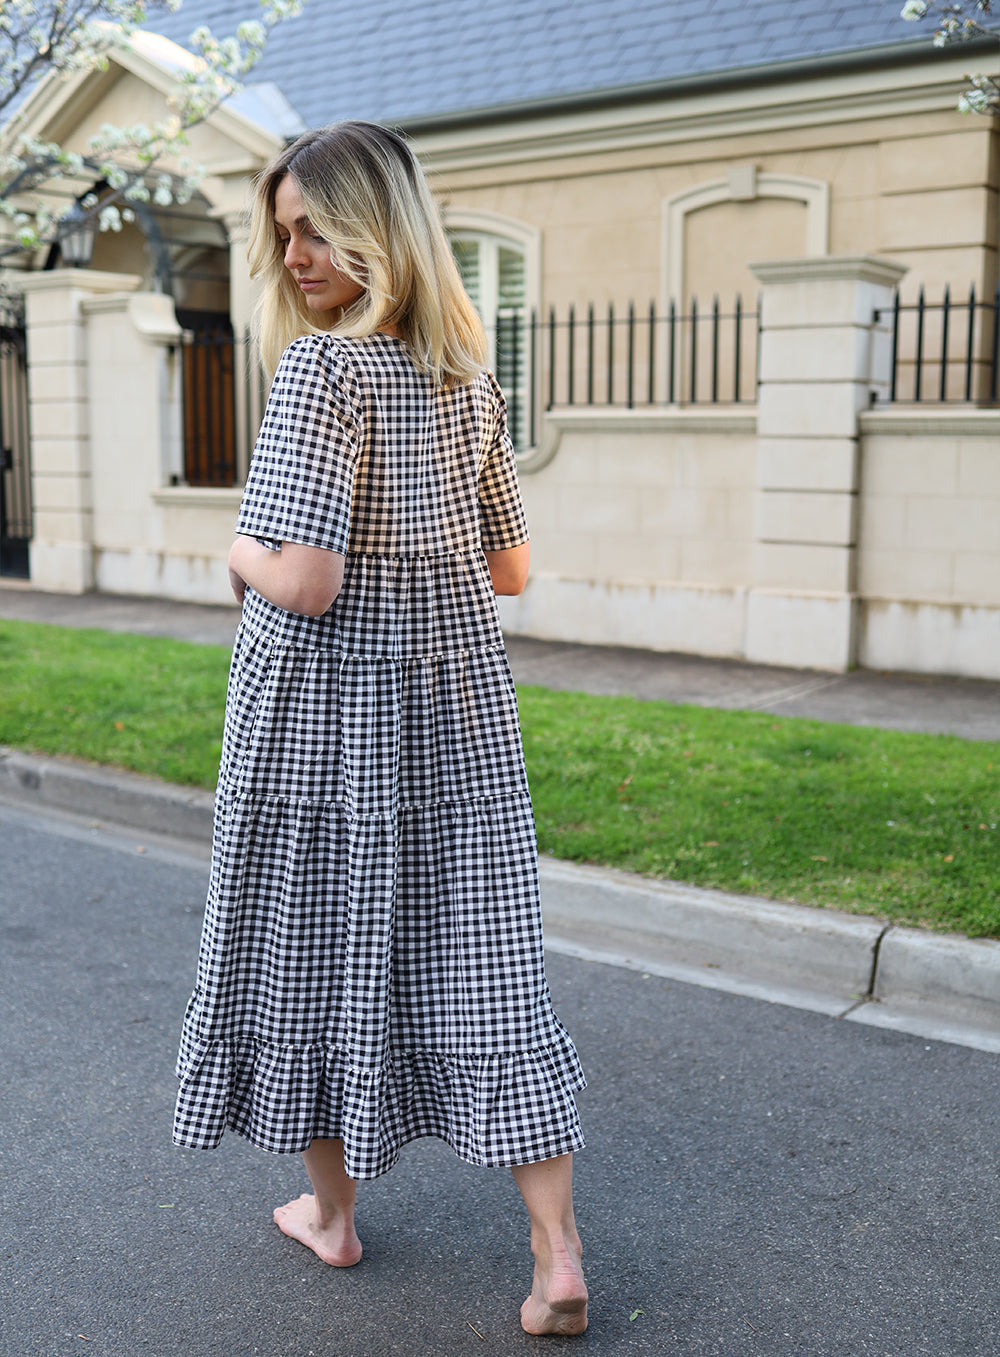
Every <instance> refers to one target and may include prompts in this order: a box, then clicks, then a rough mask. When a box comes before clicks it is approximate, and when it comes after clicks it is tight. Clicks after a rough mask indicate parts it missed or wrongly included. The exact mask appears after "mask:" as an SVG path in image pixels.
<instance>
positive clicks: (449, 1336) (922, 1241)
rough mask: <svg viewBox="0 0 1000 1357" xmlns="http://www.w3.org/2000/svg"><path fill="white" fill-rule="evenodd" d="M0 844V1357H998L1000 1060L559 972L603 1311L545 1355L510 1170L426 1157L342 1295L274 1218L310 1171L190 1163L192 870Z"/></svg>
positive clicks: (785, 1012) (198, 882)
mask: <svg viewBox="0 0 1000 1357" xmlns="http://www.w3.org/2000/svg"><path fill="white" fill-rule="evenodd" d="M0 836H2V837H0V842H2V844H3V850H2V853H3V858H2V860H3V871H2V881H0V976H2V994H3V997H4V1012H5V1020H4V1023H3V1028H2V1033H0V1077H2V1091H0V1155H2V1165H3V1172H2V1175H0V1260H2V1271H0V1312H2V1324H0V1354H2V1357H67V1354H78V1353H79V1354H86V1355H87V1357H125V1355H127V1357H133V1354H144V1355H146V1357H175V1354H179V1353H180V1354H184V1357H208V1354H213V1355H214V1354H222V1355H223V1357H251V1354H261V1355H262V1357H383V1354H385V1355H386V1357H388V1355H390V1354H407V1357H438V1355H440V1357H454V1355H455V1354H466V1353H469V1354H483V1355H484V1357H489V1355H490V1354H508V1353H534V1352H542V1351H560V1352H561V1351H566V1350H570V1351H576V1352H589V1353H594V1354H601V1357H603V1355H604V1354H609V1355H610V1354H618V1353H629V1354H631V1353H677V1354H683V1355H684V1357H689V1355H690V1357H695V1355H696V1354H718V1355H719V1357H743V1355H744V1354H766V1355H767V1357H784V1355H785V1354H808V1357H868V1354H878V1357H911V1355H912V1357H915V1355H916V1354H932V1355H933V1357H964V1355H965V1354H974V1355H975V1357H993V1355H994V1354H997V1355H998V1357H1000V1306H998V1295H1000V1286H998V1283H1000V1266H998V1246H1000V1238H998V1236H1000V1187H998V1181H997V1138H998V1123H1000V1106H998V1098H997V1082H998V1081H997V1060H996V1057H995V1056H992V1055H988V1054H985V1053H983V1052H980V1051H976V1050H971V1049H968V1048H966V1047H961V1046H954V1045H947V1044H943V1043H936V1042H929V1041H926V1040H924V1039H921V1038H917V1037H911V1036H906V1035H902V1034H899V1033H894V1032H888V1031H882V1030H878V1029H873V1028H865V1027H859V1026H856V1025H852V1024H850V1023H843V1022H839V1021H837V1020H836V1019H831V1018H825V1017H822V1016H818V1015H816V1014H811V1013H806V1012H801V1011H798V1010H793V1009H790V1008H785V1007H782V1006H780V1005H777V1004H769V1003H764V1002H760V1001H756V1000H752V999H747V998H742V997H738V996H734V995H730V994H725V993H722V992H719V991H716V990H710V989H702V988H697V987H694V986H689V985H684V984H680V983H677V982H675V981H671V980H666V979H663V978H660V977H657V976H652V975H644V974H643V973H642V972H638V971H631V970H625V969H618V968H615V967H611V966H605V965H600V964H596V963H593V962H584V961H580V960H576V959H572V958H569V957H565V956H556V955H553V956H552V957H551V958H550V981H551V984H552V988H553V992H554V995H555V999H556V1006H557V1009H558V1010H559V1012H560V1014H561V1016H562V1017H563V1018H564V1020H565V1021H566V1023H567V1025H568V1026H569V1028H570V1030H571V1031H572V1033H573V1035H574V1037H575V1038H576V1040H577V1043H578V1045H579V1048H580V1051H581V1055H582V1057H583V1060H584V1064H585V1066H586V1068H587V1070H588V1074H589V1077H590V1081H591V1087H590V1089H589V1090H588V1091H587V1092H586V1093H585V1094H584V1095H582V1098H581V1109H582V1113H583V1117H584V1124H585V1127H586V1129H587V1132H588V1136H589V1147H588V1149H587V1150H586V1151H585V1152H583V1153H582V1154H581V1155H580V1156H579V1157H578V1161H577V1169H578V1171H577V1183H578V1203H579V1217H580V1224H581V1228H582V1231H583V1233H584V1238H585V1245H586V1249H587V1264H588V1277H589V1281H590V1284H591V1289H592V1293H593V1305H592V1319H591V1326H590V1329H589V1330H588V1332H587V1334H586V1335H585V1337H584V1338H582V1339H576V1340H560V1339H533V1338H528V1337H526V1336H524V1335H523V1334H522V1333H521V1331H520V1328H519V1326H518V1322H517V1311H518V1306H519V1303H520V1301H521V1299H522V1298H523V1295H524V1294H525V1291H526V1288H527V1286H528V1284H529V1280H530V1268H531V1264H530V1256H529V1255H528V1254H527V1251H526V1231H525V1226H524V1221H523V1219H522V1214H521V1207H520V1203H519V1200H518V1198H517V1197H516V1194H515V1191H514V1188H513V1184H512V1182H511V1181H510V1177H509V1175H508V1174H506V1173H503V1172H496V1171H483V1170H477V1169H473V1168H470V1167H469V1166H467V1165H464V1164H462V1163H461V1162H460V1161H458V1160H457V1159H455V1158H454V1157H453V1156H452V1155H451V1153H450V1152H449V1151H448V1150H447V1149H446V1148H445V1147H444V1146H442V1145H439V1144H437V1143H436V1142H421V1143H420V1144H418V1145H415V1146H411V1147H410V1149H409V1150H408V1151H407V1152H405V1153H404V1156H403V1159H402V1160H401V1162H400V1164H399V1165H398V1166H397V1168H396V1169H394V1170H393V1172H392V1173H390V1174H389V1175H387V1176H386V1177H385V1178H382V1179H379V1180H378V1181H377V1182H375V1183H372V1184H368V1185H365V1186H364V1187H363V1189H362V1198H361V1209H360V1220H359V1225H360V1229H361V1231H362V1237H363V1239H364V1241H365V1245H366V1257H365V1259H364V1260H363V1262H362V1263H361V1265H360V1266H359V1267H357V1268H354V1269H352V1270H350V1271H345V1272H338V1271H335V1270H333V1269H330V1268H328V1267H325V1266H324V1265H323V1264H322V1263H320V1262H319V1261H318V1260H317V1259H316V1258H315V1257H313V1255H311V1254H310V1253H308V1252H307V1251H306V1250H304V1249H302V1248H301V1247H300V1246H298V1245H296V1244H294V1243H293V1242H291V1241H289V1240H287V1239H285V1238H284V1236H282V1235H281V1234H280V1233H279V1232H278V1231H277V1230H276V1228H275V1227H274V1225H273V1224H272V1222H271V1219H270V1212H271V1208H272V1207H273V1206H274V1205H275V1204H276V1203H278V1202H281V1201H284V1200H287V1199H288V1198H289V1197H290V1196H292V1195H295V1194H297V1193H298V1192H300V1191H302V1190H303V1189H304V1188H305V1186H306V1182H305V1177H304V1174H303V1172H302V1169H301V1165H300V1163H299V1161H298V1160H297V1159H295V1158H285V1157H274V1156H267V1155H263V1154H261V1153H259V1152H258V1151H255V1150H253V1149H251V1148H250V1147H249V1146H247V1145H246V1144H245V1143H243V1142H242V1141H239V1140H238V1139H236V1138H235V1137H229V1138H227V1141H226V1142H225V1143H224V1145H223V1147H222V1148H221V1149H220V1150H218V1151H215V1152H212V1153H199V1152H193V1151H192V1152H183V1151H180V1150H177V1149H174V1148H172V1147H171V1146H170V1143H169V1131H170V1115H171V1109H172V1104H173V1094H174V1081H173V1075H172V1062H173V1056H174V1049H175V1042H176V1037H177V1032H178V1029H179V1025H180V1020H181V1014H182V1011H183V1006H184V1003H185V1000H186V997H187V994H188V991H189V989H190V986H191V983H192V979H193V968H194V961H195V952H196V947H197V936H198V929H199V924H200V919H199V916H200V911H201V905H202V900H203V895H204V882H205V864H204V862H203V861H202V860H201V859H200V857H199V856H198V855H197V854H196V853H194V852H193V851H191V852H188V851H186V850H185V849H184V848H183V847H177V846H170V845H156V844H152V843H150V842H149V841H148V840H147V841H145V842H143V841H141V840H140V839H139V838H137V837H136V836H134V835H132V836H128V835H122V836H115V835H112V834H109V833H107V832H105V831H97V830H92V829H89V828H87V827H85V826H83V825H81V824H76V823H71V822H68V821H66V822H61V821H57V820H54V819H47V818H41V817H39V816H35V815H33V814H29V813H27V812H22V811H19V810H11V809H9V808H2V807H0ZM140 848H142V849H144V850H145V851H139V850H140ZM567 1345H568V1347H567Z"/></svg>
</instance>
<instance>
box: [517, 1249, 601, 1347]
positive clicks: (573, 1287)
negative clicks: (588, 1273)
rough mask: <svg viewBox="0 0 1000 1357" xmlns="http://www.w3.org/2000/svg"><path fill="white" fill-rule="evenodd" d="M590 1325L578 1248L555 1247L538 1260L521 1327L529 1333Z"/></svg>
mask: <svg viewBox="0 0 1000 1357" xmlns="http://www.w3.org/2000/svg"><path fill="white" fill-rule="evenodd" d="M586 1327H587V1284H586V1282H585V1281H584V1280H583V1268H582V1267H581V1266H580V1256H579V1254H577V1252H576V1250H575V1249H571V1248H568V1247H563V1248H560V1249H558V1250H553V1252H552V1255H551V1257H550V1258H548V1259H546V1260H545V1262H544V1265H543V1262H542V1261H536V1263H535V1276H534V1281H533V1283H532V1287H531V1295H530V1296H529V1297H528V1299H527V1300H526V1301H525V1302H524V1304H523V1305H522V1306H521V1328H522V1329H524V1331H525V1332H526V1333H534V1334H543V1333H558V1334H564V1335H567V1336H569V1335H572V1334H578V1333H583V1331H584V1329H585V1328H586Z"/></svg>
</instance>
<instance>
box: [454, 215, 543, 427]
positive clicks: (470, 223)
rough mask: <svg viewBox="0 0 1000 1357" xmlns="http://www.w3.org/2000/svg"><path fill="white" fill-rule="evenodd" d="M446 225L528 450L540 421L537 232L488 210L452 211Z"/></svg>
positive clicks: (492, 360)
mask: <svg viewBox="0 0 1000 1357" xmlns="http://www.w3.org/2000/svg"><path fill="white" fill-rule="evenodd" d="M447 224H448V228H449V229H448V235H449V239H450V241H451V247H452V250H453V252H454V255H455V260H456V262H457V264H458V268H459V272H460V273H461V275H462V282H463V283H464V284H465V289H466V291H467V292H468V294H469V296H470V297H471V298H472V302H473V304H474V305H475V307H476V309H477V310H478V312H479V314H480V316H482V319H483V325H484V326H485V327H486V334H487V337H488V339H489V345H490V355H489V362H490V367H491V368H492V369H493V371H494V372H495V373H496V376H497V380H498V381H499V383H500V385H501V387H502V388H503V392H504V395H505V397H506V398H507V420H508V423H509V425H510V431H511V436H512V437H513V439H514V446H515V447H516V448H517V450H518V452H524V451H525V450H526V449H527V448H528V447H529V446H530V444H531V442H532V438H533V432H534V428H533V426H534V423H535V421H534V420H533V419H532V402H533V401H534V399H535V381H534V372H533V370H532V368H533V364H532V354H531V341H530V333H531V331H530V323H531V316H532V311H533V310H534V308H535V307H536V306H537V301H538V298H537V287H538V233H537V232H535V231H532V230H530V229H529V228H526V227H521V226H518V225H517V224H515V223H508V222H505V221H503V220H502V219H498V218H494V217H492V216H488V215H487V214H485V213H482V214H478V213H477V214H472V213H464V214H462V215H461V216H459V214H458V213H449V214H448V218H447Z"/></svg>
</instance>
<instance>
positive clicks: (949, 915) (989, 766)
mask: <svg viewBox="0 0 1000 1357" xmlns="http://www.w3.org/2000/svg"><path fill="white" fill-rule="evenodd" d="M228 662H229V652H228V650H227V649H226V648H224V647H219V646H203V645H194V644H190V643H187V642H182V641H171V640H163V639H160V638H153V637H139V636H132V635H118V634H113V633H109V632H101V631H82V630H80V631H77V630H73V629H69V628H62V627H52V626H46V625H42V624H37V623H27V622H0V685H2V687H0V692H2V693H3V697H2V699H0V744H7V745H12V746H16V747H18V748H22V749H28V750H36V751H40V752H44V753H51V754H58V755H62V756H64V757H67V756H68V757H76V758H82V759H88V760H91V761H93V762H96V763H102V764H108V765H112V766H116V767H120V768H128V769H132V770H134V771H136V772H140V773H145V774H148V775H150V776H153V777H160V778H164V779H165V780H167V781H171V782H180V783H186V784H191V785H196V786H203V787H211V786H212V785H213V784H214V781H215V776H216V771H217V767H218V759H219V749H220V737H221V728H222V712H223V707H224V703H225V687H226V674H227V670H228ZM519 701H520V704H521V722H522V727H523V731H524V740H525V753H526V757H527V763H528V774H529V778H530V781H531V790H532V796H533V800H534V804H535V813H536V819H537V822H538V840H539V848H540V849H541V851H542V852H543V853H551V854H553V855H554V856H556V857H561V858H566V859H569V860H572V861H576V862H590V863H598V864H601V865H604V866H611V867H619V868H622V869H623V870H626V871H632V872H640V873H643V874H646V875H650V876H658V877H667V878H670V879H672V880H676V881H683V882H688V883H690V884H692V885H697V886H710V887H715V888H718V889H721V890H729V891H736V892H740V893H744V894H754V895H763V896H767V897H770V898H773V899H778V900H786V901H793V902H799V903H802V904H809V905H821V906H828V907H836V908H839V909H844V910H849V911H854V912H860V913H866V914H875V915H878V916H880V917H883V918H886V919H891V920H893V921H895V922H898V923H909V924H917V925H923V926H927V927H932V928H938V929H949V930H955V931H958V932H963V933H966V934H968V935H969V936H972V937H1000V855H998V851H997V835H998V833H1000V829H998V825H1000V786H998V780H997V773H996V771H995V770H996V769H997V768H1000V746H998V745H996V744H992V743H986V742H978V741H967V740H961V739H958V738H956V737H953V736H945V735H922V734H913V733H910V732H900V731H886V730H876V729H872V728H859V727H854V726H842V725H835V724H832V723H830V722H820V721H808V720H802V719H801V718H792V717H786V718H778V717H774V716H771V715H767V714H761V713H757V712H738V711H737V712H732V711H720V710H717V709H715V708H702V707H695V706H676V705H673V704H671V703H667V702H647V701H640V700H638V699H634V698H622V697H597V696H592V695H589V694H581V693H564V692H555V691H552V690H550V689H545V688H533V687H523V688H521V689H519Z"/></svg>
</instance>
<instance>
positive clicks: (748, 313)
mask: <svg viewBox="0 0 1000 1357" xmlns="http://www.w3.org/2000/svg"><path fill="white" fill-rule="evenodd" d="M191 320H192V318H191V317H190V316H188V317H185V318H184V319H183V321H182V323H184V324H185V326H186V329H187V334H186V336H185V342H184V358H183V362H184V368H183V373H184V479H185V481H186V483H187V484H189V485H235V484H238V483H239V480H240V478H241V477H242V475H243V474H245V471H246V463H247V456H248V453H249V449H250V447H251V446H252V444H253V441H254V438H255V437H256V433H257V428H258V426H259V424H260V420H261V416H262V414H263V408H264V402H265V399H266V395H267V383H266V380H265V379H264V377H263V375H262V374H261V372H260V369H259V366H258V364H257V362H256V359H255V357H254V355H253V353H252V350H251V345H250V341H249V336H246V335H245V336H243V337H242V338H241V339H239V340H237V339H236V338H234V336H233V333H232V329H231V327H230V326H229V324H228V321H223V320H220V319H219V318H217V317H216V318H202V320H201V321H200V322H196V323H195V324H193V325H192V324H191ZM875 321H876V323H877V324H879V325H882V326H884V327H885V328H887V329H888V330H889V331H890V333H891V340H892V358H891V375H890V380H889V383H888V386H887V387H886V388H885V389H884V392H883V393H882V394H880V395H879V398H878V399H879V400H880V401H881V402H882V403H895V404H901V403H926V404H930V403H941V402H964V403H966V404H976V405H980V406H988V405H997V404H1000V287H998V288H997V289H996V290H995V291H994V293H993V294H992V296H990V297H988V298H980V297H979V296H977V294H976V290H975V288H970V289H969V292H968V294H967V296H963V297H961V298H959V299H955V298H954V297H953V296H952V295H951V291H950V289H948V288H945V290H944V294H943V297H942V299H941V300H940V301H935V302H930V301H928V300H927V298H926V296H925V293H924V290H923V288H921V289H920V292H919V293H918V295H917V297H916V300H915V301H912V302H911V301H903V300H902V299H901V298H900V297H899V296H897V297H896V298H895V299H894V301H893V304H892V306H890V307H887V308H884V309H883V310H880V311H878V312H876V314H875ZM494 339H495V355H494V363H495V368H496V373H497V377H498V379H499V381H500V385H501V386H502V387H503V389H504V393H505V395H506V397H507V413H508V422H509V425H510V429H511V433H512V436H513V438H514V443H515V446H516V447H517V448H518V449H519V450H525V449H527V448H530V447H533V446H534V445H535V444H536V443H537V441H538V438H539V435H540V422H541V418H542V412H543V411H545V410H551V409H553V408H556V407H565V406H593V407H598V406H599V407H609V406H610V407H615V408H624V409H640V408H644V407H645V408H650V407H658V406H659V407H663V406H674V407H677V406H703V405H729V406H731V405H746V404H752V403H754V402H755V401H756V399H757V383H758V366H759V355H760V303H759V300H755V302H754V304H753V305H752V306H747V305H745V304H744V303H743V301H742V299H741V298H740V297H739V296H737V297H736V298H735V299H734V301H733V303H732V305H731V306H728V307H725V308H724V307H723V306H722V305H721V304H720V301H719V299H718V298H717V297H714V298H713V299H712V301H711V302H710V303H709V304H708V305H705V306H702V305H700V304H699V303H698V301H697V300H695V299H692V300H691V301H690V302H688V303H686V304H685V306H684V307H683V308H681V307H680V306H678V305H676V304H674V303H671V304H670V305H669V306H668V307H667V308H666V310H665V311H663V312H660V311H658V310H657V308H656V307H655V306H654V305H652V304H650V305H649V306H648V307H646V308H645V309H643V310H641V311H640V310H639V309H637V308H636V307H635V306H634V305H629V306H627V307H625V308H624V309H621V308H616V307H615V306H614V305H613V304H609V305H608V306H606V307H603V308H601V309H600V310H599V309H598V308H597V307H596V306H592V305H591V306H585V307H576V306H569V307H568V308H567V310H566V311H565V312H564V313H563V314H562V315H560V314H558V313H557V312H556V310H555V309H554V308H552V309H550V310H549V312H548V314H547V315H545V316H541V315H539V313H538V312H537V311H534V310H533V311H522V310H517V309H514V308H508V309H505V310H504V311H502V312H501V313H500V315H499V316H498V318H497V322H496V330H495V335H494ZM237 365H241V367H242V375H240V378H239V380H237V375H238V374H237ZM238 402H239V406H238V404H237V403H238ZM244 444H245V445H246V446H243V445H244Z"/></svg>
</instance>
